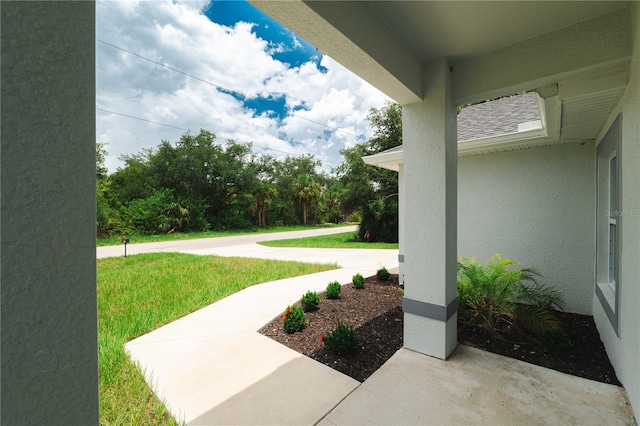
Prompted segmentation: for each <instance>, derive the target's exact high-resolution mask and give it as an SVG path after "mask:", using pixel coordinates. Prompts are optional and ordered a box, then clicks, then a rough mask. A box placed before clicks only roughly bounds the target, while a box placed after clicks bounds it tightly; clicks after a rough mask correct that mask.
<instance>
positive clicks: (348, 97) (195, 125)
mask: <svg viewBox="0 0 640 426" xmlns="http://www.w3.org/2000/svg"><path fill="white" fill-rule="evenodd" d="M206 5H207V4H206V3H205V2H197V3H196V2H185V3H180V2H173V1H170V0H166V1H153V2H144V1H143V2H135V1H133V2H129V1H127V2H124V1H99V2H98V3H97V12H96V16H97V26H96V32H97V38H98V39H99V40H103V41H105V42H107V43H111V44H113V45H116V46H119V47H122V48H124V49H127V50H130V51H132V52H135V53H138V54H140V55H142V56H145V57H148V58H151V59H153V60H156V61H158V62H161V63H163V64H166V65H168V66H170V67H173V68H175V69H178V70H181V71H183V72H186V73H188V74H191V75H193V76H196V77H198V78H200V79H202V80H206V81H208V82H210V83H213V84H215V85H219V86H221V87H224V88H225V89H228V90H233V91H235V92H238V93H241V94H244V95H245V96H246V97H247V98H257V97H268V96H272V97H284V99H285V101H286V106H287V108H301V107H303V108H304V109H301V110H297V111H295V115H289V116H287V117H286V118H285V119H283V120H282V121H279V120H278V119H277V118H276V117H274V116H273V115H271V116H270V115H269V114H265V113H263V114H261V115H254V111H252V110H250V109H248V108H245V107H244V105H243V103H242V102H241V101H240V100H238V99H236V98H235V97H234V96H232V95H230V94H228V93H223V92H221V91H219V90H217V89H216V87H215V86H213V85H211V84H207V83H205V82H203V81H199V80H197V79H193V78H190V77H188V76H185V75H183V74H180V73H178V72H175V71H171V70H169V69H167V68H163V67H161V66H158V65H156V64H153V63H151V62H149V61H146V60H143V59H140V58H138V57H135V56H133V55H131V54H129V53H126V52H123V51H121V50H118V49H115V48H113V47H111V46H108V45H105V44H103V43H101V42H97V45H96V52H97V53H96V68H97V93H96V101H97V107H98V108H101V109H106V110H110V111H115V112H118V113H121V114H127V115H131V116H135V117H140V118H143V119H146V120H150V121H155V122H159V123H164V124H168V125H172V126H176V127H179V128H180V129H175V128H171V127H166V126H162V125H159V124H152V123H147V122H143V121H139V120H134V119H130V118H126V117H122V116H119V115H114V114H109V113H106V112H102V111H99V110H98V111H97V112H96V116H97V139H98V140H100V141H102V142H105V143H107V144H108V145H107V149H108V151H109V155H108V157H107V166H108V167H109V169H110V171H115V169H116V167H118V166H119V165H121V162H120V161H119V160H118V159H117V158H118V157H119V156H120V155H123V154H134V153H137V152H139V151H140V150H141V149H142V148H153V147H156V146H157V145H158V144H159V143H160V141H161V140H169V141H171V142H173V141H176V140H178V139H179V137H180V135H181V134H182V133H184V130H181V129H189V130H191V131H192V132H198V131H199V129H200V128H205V129H207V130H210V131H212V132H214V133H216V135H218V137H219V138H220V139H226V138H233V139H236V140H239V141H243V142H245V141H253V142H254V143H255V145H256V151H257V152H260V151H263V152H267V153H269V154H271V155H274V156H281V155H285V154H283V153H290V154H293V155H298V154H305V153H312V154H314V155H315V156H316V158H318V159H320V160H322V161H323V162H324V163H326V165H327V166H336V165H338V164H339V163H340V162H341V157H340V155H339V150H340V149H342V148H343V147H345V146H351V145H353V144H354V143H355V142H356V141H358V138H367V137H369V136H371V129H370V127H369V124H368V122H367V121H366V116H367V113H368V110H369V108H370V107H372V106H373V107H379V106H382V105H383V103H384V101H385V100H386V99H387V98H386V97H385V96H384V95H382V94H381V93H380V92H378V91H377V90H376V89H374V88H373V87H371V86H370V85H369V84H367V83H365V82H363V81H362V80H360V79H359V78H358V77H356V76H355V75H353V74H351V73H350V72H349V71H347V70H346V69H344V68H343V67H342V66H340V65H339V64H337V63H336V62H335V61H333V60H332V59H330V58H328V57H326V56H325V57H323V58H322V60H321V65H322V67H324V68H326V72H321V71H319V70H318V67H317V66H316V65H315V64H314V63H313V62H306V63H304V64H302V65H301V66H299V67H295V68H292V67H290V66H289V65H288V64H285V63H282V62H280V61H278V60H275V59H274V58H273V57H272V56H271V55H272V54H274V53H275V52H276V51H277V52H285V51H287V49H291V48H299V46H300V41H299V40H298V39H297V37H295V36H292V46H291V47H288V46H284V45H277V44H274V43H273V42H271V41H267V40H263V39H260V38H258V37H257V36H256V35H255V33H253V32H252V29H253V26H254V24H252V23H246V22H239V23H237V24H236V25H235V26H233V27H226V26H222V25H218V24H215V23H213V22H211V21H210V20H209V19H208V18H207V17H206V16H205V15H204V14H203V13H202V10H203V9H204V7H206ZM301 117H302V118H301ZM305 119H306V120H305ZM315 122H318V123H321V124H323V125H325V126H330V127H334V128H338V129H340V130H341V132H339V131H332V130H330V129H328V128H326V127H323V126H322V125H319V124H316V123H315ZM258 146H260V147H267V148H270V149H272V150H277V151H264V150H263V149H262V148H258Z"/></svg>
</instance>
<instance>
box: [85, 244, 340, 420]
mask: <svg viewBox="0 0 640 426" xmlns="http://www.w3.org/2000/svg"><path fill="white" fill-rule="evenodd" d="M334 268H336V266H335V265H310V264H302V263H297V262H282V261H274V260H261V259H245V258H223V257H214V256H195V255H189V254H180V253H152V254H141V255H136V256H129V257H127V258H123V257H117V258H115V257H114V258H107V259H99V260H98V352H99V355H98V358H99V367H100V423H101V425H151V424H163V425H164V424H169V425H174V424H176V422H175V420H174V419H173V418H172V417H171V415H170V414H169V413H168V412H167V411H166V409H165V407H164V405H163V404H162V403H161V402H160V401H158V400H157V399H156V398H155V396H154V395H153V393H152V392H151V390H150V388H149V387H148V386H147V385H146V383H145V381H144V379H143V376H142V374H141V373H140V372H139V371H138V369H137V368H136V367H135V366H134V365H133V364H132V362H131V361H130V360H129V357H128V356H127V355H126V353H125V352H124V344H125V343H126V342H127V341H129V340H131V339H133V338H135V337H138V336H140V335H142V334H145V333H147V332H149V331H151V330H154V329H156V328H158V327H160V326H162V325H164V324H167V323H169V322H171V321H173V320H175V319H177V318H180V317H182V316H184V315H186V314H188V313H190V312H193V311H195V310H197V309H199V308H202V307H204V306H206V305H208V304H210V303H212V302H214V301H216V300H219V299H221V298H223V297H225V296H228V295H230V294H232V293H235V292H237V291H239V290H241V289H243V288H246V287H249V286H251V285H253V284H257V283H261V282H267V281H272V280H277V279H282V278H286V277H292V276H298V275H305V274H310V273H313V272H319V271H325V270H330V269H334Z"/></svg>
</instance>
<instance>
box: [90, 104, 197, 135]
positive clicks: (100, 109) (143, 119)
mask: <svg viewBox="0 0 640 426" xmlns="http://www.w3.org/2000/svg"><path fill="white" fill-rule="evenodd" d="M96 110H98V111H102V112H108V113H110V114H115V115H121V116H123V117H127V118H133V119H134V120H140V121H146V122H147V123H153V124H159V125H160V126H166V127H173V128H174V129H178V130H185V131H187V132H188V131H189V129H185V128H183V127H178V126H172V125H171V124H164V123H160V122H157V121H151V120H147V119H146V118H140V117H134V116H133V115H127V114H122V113H120V112H115V111H109V110H108V109H102V108H96Z"/></svg>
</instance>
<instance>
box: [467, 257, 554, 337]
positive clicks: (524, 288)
mask: <svg viewBox="0 0 640 426" xmlns="http://www.w3.org/2000/svg"><path fill="white" fill-rule="evenodd" d="M516 264H517V262H514V261H512V260H509V259H504V258H503V257H502V256H500V255H499V254H495V255H493V256H492V257H491V258H489V260H488V261H487V263H486V265H483V264H481V263H480V262H477V261H476V260H475V259H474V258H462V259H460V261H459V262H458V302H459V313H460V318H461V320H462V323H463V326H465V325H475V326H478V327H480V328H482V329H485V330H487V331H489V332H491V333H492V334H495V335H498V334H499V330H500V329H502V328H503V327H507V328H510V327H521V328H523V329H526V330H528V331H531V332H533V333H535V334H541V333H543V332H545V331H548V330H554V329H557V328H558V322H557V320H556V318H555V317H554V315H553V313H552V312H551V308H553V307H555V308H558V309H564V306H565V304H564V297H563V296H562V294H561V293H560V292H559V291H558V290H556V289H555V288H553V287H549V286H547V285H545V284H542V283H540V282H539V281H538V280H539V278H541V275H540V274H539V273H538V272H537V271H536V270H535V269H533V268H513V267H512V266H513V265H516Z"/></svg>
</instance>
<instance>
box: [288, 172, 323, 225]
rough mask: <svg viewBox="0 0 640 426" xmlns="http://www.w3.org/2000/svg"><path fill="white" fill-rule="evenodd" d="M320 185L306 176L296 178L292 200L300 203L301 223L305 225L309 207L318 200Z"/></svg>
mask: <svg viewBox="0 0 640 426" xmlns="http://www.w3.org/2000/svg"><path fill="white" fill-rule="evenodd" d="M320 189H321V188H320V184H319V183H317V182H316V181H315V180H314V179H313V178H312V177H311V176H309V175H308V174H302V175H300V176H298V179H296V182H295V193H294V199H296V200H298V201H299V202H301V203H302V223H303V224H304V225H306V224H307V215H308V213H309V207H310V206H311V205H313V203H317V202H318V200H319V199H320Z"/></svg>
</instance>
